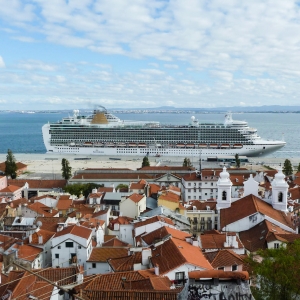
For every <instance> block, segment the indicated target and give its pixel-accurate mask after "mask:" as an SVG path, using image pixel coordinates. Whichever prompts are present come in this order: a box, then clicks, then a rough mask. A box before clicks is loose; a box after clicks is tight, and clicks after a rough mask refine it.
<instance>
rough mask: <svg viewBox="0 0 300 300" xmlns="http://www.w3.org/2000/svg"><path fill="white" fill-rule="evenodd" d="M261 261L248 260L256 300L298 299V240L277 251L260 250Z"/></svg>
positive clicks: (299, 285) (299, 265) (299, 254)
mask: <svg viewBox="0 0 300 300" xmlns="http://www.w3.org/2000/svg"><path fill="white" fill-rule="evenodd" d="M257 254H258V255H259V256H260V257H261V258H262V261H258V260H257V259H255V257H257V256H253V257H251V258H250V260H249V261H250V266H251V269H252V271H253V274H252V277H253V282H254V283H256V288H255V289H254V291H253V296H254V298H255V299H256V300H293V299H299V295H300V294H299V293H300V284H299V281H298V280H296V278H300V277H299V276H300V264H299V260H300V240H299V239H298V240H295V241H294V242H293V243H290V244H284V245H282V246H281V247H280V248H279V249H266V250H260V251H258V253H257Z"/></svg>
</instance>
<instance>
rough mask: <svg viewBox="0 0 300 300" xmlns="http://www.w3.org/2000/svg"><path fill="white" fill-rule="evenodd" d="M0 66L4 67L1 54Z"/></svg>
mask: <svg viewBox="0 0 300 300" xmlns="http://www.w3.org/2000/svg"><path fill="white" fill-rule="evenodd" d="M0 68H5V63H4V60H3V58H2V56H0Z"/></svg>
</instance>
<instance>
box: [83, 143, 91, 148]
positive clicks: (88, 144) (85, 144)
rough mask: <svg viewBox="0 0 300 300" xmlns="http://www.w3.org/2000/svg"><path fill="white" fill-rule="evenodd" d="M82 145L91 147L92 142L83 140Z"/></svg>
mask: <svg viewBox="0 0 300 300" xmlns="http://www.w3.org/2000/svg"><path fill="white" fill-rule="evenodd" d="M83 146H85V147H92V146H93V143H92V142H84V143H83Z"/></svg>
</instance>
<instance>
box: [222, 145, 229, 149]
mask: <svg viewBox="0 0 300 300" xmlns="http://www.w3.org/2000/svg"><path fill="white" fill-rule="evenodd" d="M229 148H230V145H229V144H222V145H221V149H229Z"/></svg>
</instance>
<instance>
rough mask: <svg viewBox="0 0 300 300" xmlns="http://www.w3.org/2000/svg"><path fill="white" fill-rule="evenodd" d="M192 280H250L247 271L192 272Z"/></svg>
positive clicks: (190, 275) (190, 276) (190, 274)
mask: <svg viewBox="0 0 300 300" xmlns="http://www.w3.org/2000/svg"><path fill="white" fill-rule="evenodd" d="M189 278H190V279H191V278H192V279H210V278H220V279H221V278H222V279H242V280H249V273H248V272H246V271H223V270H205V271H191V272H189Z"/></svg>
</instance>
